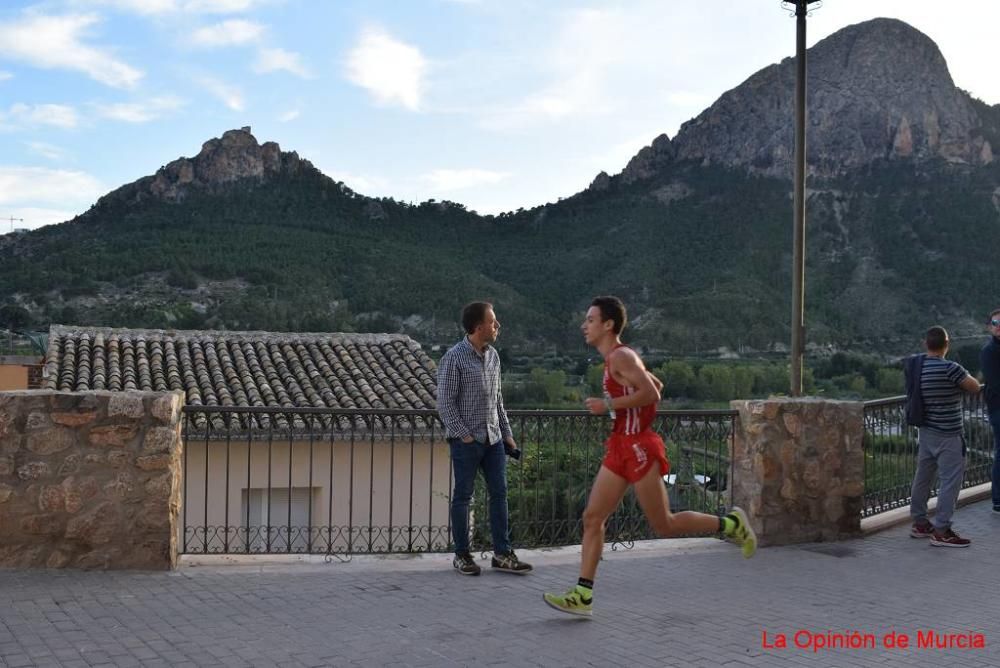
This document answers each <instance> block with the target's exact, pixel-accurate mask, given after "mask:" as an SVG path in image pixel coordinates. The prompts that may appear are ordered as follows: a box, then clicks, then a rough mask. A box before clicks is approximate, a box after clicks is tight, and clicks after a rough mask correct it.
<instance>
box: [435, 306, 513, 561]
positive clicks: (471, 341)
mask: <svg viewBox="0 0 1000 668" xmlns="http://www.w3.org/2000/svg"><path fill="white" fill-rule="evenodd" d="M462 327H463V328H464V329H465V333H466V337H465V338H464V339H462V340H461V341H460V342H459V343H457V344H455V345H454V346H453V347H452V348H451V349H450V350H449V351H448V352H446V353H445V354H444V357H442V358H441V362H440V363H438V379H437V389H438V400H437V401H438V404H437V405H438V413H439V414H440V415H441V421H442V422H443V423H444V426H445V430H446V435H447V437H448V445H449V446H450V447H451V461H452V468H453V469H454V471H455V488H454V490H453V491H452V495H451V534H452V539H453V540H454V543H455V559H454V561H453V562H452V563H453V565H454V567H455V569H456V570H457V571H458V572H459V573H461V574H462V575H479V573H480V571H481V569H480V568H479V565H478V564H476V561H475V559H473V558H472V554H471V553H470V552H469V503H470V501H471V500H472V488H473V484H474V483H475V480H476V472H477V471H479V470H482V472H483V478H484V479H485V481H486V488H487V490H488V492H489V500H490V532H491V533H492V535H493V561H492V565H493V568H495V569H497V570H499V571H504V572H507V573H517V574H520V575H524V574H526V573H529V572H530V571H531V565H530V564H526V563H524V562H523V561H521V560H520V559H518V558H517V555H515V554H514V550H513V549H511V545H510V528H509V524H508V516H507V459H506V456H505V454H506V451H507V450H509V451H510V452H512V453H514V452H517V443H515V441H514V436H513V434H512V433H511V431H510V423H509V422H508V421H507V412H506V411H505V410H504V407H503V395H502V393H501V391H500V356H499V355H498V354H497V351H496V348H494V347H493V346H491V345H490V344H491V343H493V342H495V341H496V340H497V334H498V333H499V332H500V322H499V321H498V320H497V318H496V314H495V313H494V312H493V305H492V304H490V303H488V302H472V303H471V304H468V305H467V306H466V307H465V308H464V309H462Z"/></svg>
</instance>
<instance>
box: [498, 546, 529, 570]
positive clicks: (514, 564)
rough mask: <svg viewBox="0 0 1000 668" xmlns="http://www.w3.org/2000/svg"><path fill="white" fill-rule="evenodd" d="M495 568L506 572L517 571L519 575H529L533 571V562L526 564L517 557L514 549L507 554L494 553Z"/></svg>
mask: <svg viewBox="0 0 1000 668" xmlns="http://www.w3.org/2000/svg"><path fill="white" fill-rule="evenodd" d="M492 565H493V568H495V569H497V570H498V571H503V572H505V573H515V574H517V575H527V574H528V573H530V572H531V571H532V567H531V564H526V563H524V562H523V561H521V560H520V559H518V558H517V555H516V554H514V550H511V551H510V552H508V553H507V554H494V555H493V564H492Z"/></svg>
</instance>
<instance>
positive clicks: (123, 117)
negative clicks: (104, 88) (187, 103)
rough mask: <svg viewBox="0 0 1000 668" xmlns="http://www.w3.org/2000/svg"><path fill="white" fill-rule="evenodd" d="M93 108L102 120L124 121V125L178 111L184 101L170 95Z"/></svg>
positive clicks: (142, 121)
mask: <svg viewBox="0 0 1000 668" xmlns="http://www.w3.org/2000/svg"><path fill="white" fill-rule="evenodd" d="M94 106H95V108H96V109H97V113H98V115H100V116H101V117H102V118H109V119H111V120H116V121H125V122H126V123H146V122H148V121H153V120H156V119H157V118H160V117H162V116H164V115H166V114H168V113H169V112H171V111H175V110H177V109H180V108H181V107H182V106H184V101H183V100H181V99H180V98H177V97H174V96H172V95H165V96H161V97H154V98H152V99H150V100H146V101H145V102H118V103H115V104H96V105H94Z"/></svg>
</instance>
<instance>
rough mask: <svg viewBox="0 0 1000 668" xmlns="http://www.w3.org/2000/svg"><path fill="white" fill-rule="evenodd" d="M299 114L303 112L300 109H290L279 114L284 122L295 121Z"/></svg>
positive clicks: (279, 118)
mask: <svg viewBox="0 0 1000 668" xmlns="http://www.w3.org/2000/svg"><path fill="white" fill-rule="evenodd" d="M299 116H301V113H300V112H299V110H298V109H289V110H288V111H286V112H285V113H283V114H281V115H280V116H278V120H279V121H281V122H282V123H288V122H289V121H294V120H295V119H296V118H298V117H299Z"/></svg>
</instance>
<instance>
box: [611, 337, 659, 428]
mask: <svg viewBox="0 0 1000 668" xmlns="http://www.w3.org/2000/svg"><path fill="white" fill-rule="evenodd" d="M627 347H628V346H626V345H624V344H621V345H618V346H615V347H614V348H612V349H611V352H614V351H615V350H618V349H619V348H627ZM610 357H611V353H608V358H610ZM610 367H611V364H610V362H607V361H605V363H604V391H605V392H607V393H608V396H610V397H611V398H612V399H617V398H618V397H625V396H628V395H630V394H635V388H634V387H626V386H625V385H622V384H621V383H619V382H618V381H617V380H615V379H614V376H612V375H611V371H610ZM655 417H656V404H655V403H652V404H647V405H645V406H638V407H636V408H616V409H615V424H614V427H613V428H612V429H611V431H612V432H613V433H615V434H638V433H640V432H643V431H646V430H647V429H649V428H650V427H651V426H652V424H653V419H654V418H655Z"/></svg>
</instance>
